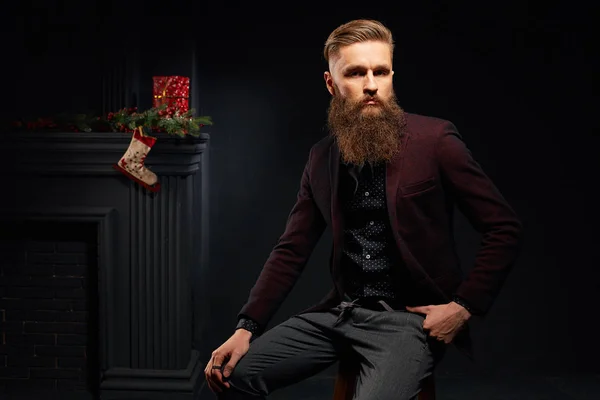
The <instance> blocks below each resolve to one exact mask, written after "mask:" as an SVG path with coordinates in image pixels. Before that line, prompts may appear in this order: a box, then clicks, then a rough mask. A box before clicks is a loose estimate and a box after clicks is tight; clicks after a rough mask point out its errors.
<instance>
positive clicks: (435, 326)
mask: <svg viewBox="0 0 600 400" xmlns="http://www.w3.org/2000/svg"><path fill="white" fill-rule="evenodd" d="M406 309H407V310H408V311H410V312H416V313H420V314H425V320H424V321H423V329H424V330H425V331H426V332H427V331H429V336H432V337H434V338H436V339H437V340H440V341H444V343H450V342H452V340H453V339H454V337H455V336H456V334H457V333H458V332H459V331H460V330H461V329H462V328H463V326H464V324H465V323H466V322H467V320H468V319H469V318H471V313H470V312H468V311H467V310H466V309H465V308H464V307H463V306H461V305H460V304H457V303H455V302H451V303H448V304H439V305H430V306H418V307H406Z"/></svg>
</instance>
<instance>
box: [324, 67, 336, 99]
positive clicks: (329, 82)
mask: <svg viewBox="0 0 600 400" xmlns="http://www.w3.org/2000/svg"><path fill="white" fill-rule="evenodd" d="M323 78H325V86H326V87H327V90H328V91H329V93H331V95H332V96H335V86H333V78H332V77H331V72H329V71H325V73H324V74H323Z"/></svg>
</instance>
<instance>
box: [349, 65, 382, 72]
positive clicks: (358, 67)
mask: <svg viewBox="0 0 600 400" xmlns="http://www.w3.org/2000/svg"><path fill="white" fill-rule="evenodd" d="M365 69H367V68H366V67H364V66H363V65H360V64H350V65H348V66H347V67H345V68H344V70H343V72H344V73H347V72H351V71H361V70H365ZM374 69H375V70H384V71H390V70H391V68H390V66H389V65H386V64H380V65H377V66H375V68H374Z"/></svg>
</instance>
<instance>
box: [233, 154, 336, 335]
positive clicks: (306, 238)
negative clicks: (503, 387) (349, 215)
mask: <svg viewBox="0 0 600 400" xmlns="http://www.w3.org/2000/svg"><path fill="white" fill-rule="evenodd" d="M312 153H313V151H312V149H311V151H310V153H309V157H308V161H307V163H306V166H305V167H304V171H303V173H302V178H301V181H300V189H299V191H298V194H297V198H296V203H295V204H294V206H293V207H292V210H291V212H290V213H289V215H288V219H287V222H286V226H285V229H284V232H283V234H282V235H281V236H280V237H279V239H278V240H277V242H276V244H275V246H274V247H273V250H272V251H271V253H270V255H269V257H268V258H267V260H266V262H265V264H264V266H263V268H262V270H261V273H260V275H259V276H258V279H257V281H256V283H255V284H254V286H253V287H252V289H251V290H250V294H249V296H248V300H247V302H246V304H245V305H244V306H243V307H242V309H241V310H240V312H239V314H238V318H249V319H251V320H253V321H255V322H256V323H257V324H258V325H259V326H260V330H263V329H264V328H265V326H266V325H267V323H268V322H269V320H270V319H271V317H272V316H273V314H275V312H276V311H277V310H278V309H279V307H280V305H281V304H282V303H283V301H284V300H285V298H286V297H287V295H288V294H289V292H290V291H291V289H292V288H293V287H294V285H295V284H296V282H297V280H298V278H299V277H300V274H301V273H302V271H303V270H304V267H305V266H306V263H307V261H308V259H309V258H310V256H311V254H312V252H313V250H314V248H315V245H316V244H317V242H318V241H319V239H320V237H321V235H322V234H323V231H324V230H325V227H326V226H327V223H326V222H325V219H324V218H323V215H322V214H321V212H320V211H319V209H318V208H317V205H316V204H315V201H314V199H313V193H312V189H311V184H310V172H309V171H310V166H311V161H312Z"/></svg>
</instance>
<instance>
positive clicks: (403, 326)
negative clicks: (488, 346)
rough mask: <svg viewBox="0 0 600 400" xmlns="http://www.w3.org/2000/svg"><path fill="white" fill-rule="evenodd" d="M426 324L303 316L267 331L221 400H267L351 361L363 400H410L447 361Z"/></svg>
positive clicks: (416, 318) (363, 312)
mask: <svg viewBox="0 0 600 400" xmlns="http://www.w3.org/2000/svg"><path fill="white" fill-rule="evenodd" d="M423 320H424V316H423V315H421V314H415V313H410V312H408V311H386V310H384V309H383V307H382V309H381V310H377V309H367V308H362V307H356V308H354V307H350V308H348V307H344V306H338V307H335V308H333V309H331V310H328V311H323V312H311V313H305V314H300V315H296V316H294V317H291V318H290V319H288V320H286V321H285V322H282V323H281V324H279V325H277V326H275V327H273V328H272V329H270V330H268V331H266V332H265V333H264V334H263V335H262V336H259V337H258V338H256V340H254V341H253V342H252V343H251V344H250V349H249V350H248V352H247V353H246V355H245V356H244V357H242V359H241V360H240V361H239V362H238V364H237V365H236V367H235V368H234V371H233V374H232V375H231V377H230V378H229V380H228V381H229V383H230V385H231V387H230V388H224V389H223V392H222V393H220V394H219V395H218V396H217V397H218V399H219V400H243V399H247V400H250V399H254V400H256V399H265V398H266V397H267V396H268V395H269V394H270V393H272V392H274V391H275V390H277V389H280V388H284V387H287V386H289V385H292V384H295V383H297V382H300V381H302V380H304V379H306V378H309V377H310V376H312V375H315V374H317V373H319V372H320V371H322V370H324V369H326V368H327V367H329V366H331V365H332V364H334V363H335V362H337V361H339V360H342V362H344V360H346V359H349V360H353V362H359V363H360V376H359V377H358V379H357V385H356V390H355V395H354V399H355V400H403V399H406V400H409V399H414V398H416V396H417V394H418V393H419V391H420V388H421V383H422V382H423V380H424V379H425V378H427V377H428V376H429V375H431V374H432V373H433V369H434V367H435V365H436V364H437V363H438V362H439V361H440V360H441V358H442V356H443V354H444V353H445V347H446V345H445V344H444V343H443V342H440V341H437V340H436V339H434V338H432V337H430V336H428V335H427V334H426V332H424V330H423Z"/></svg>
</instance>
